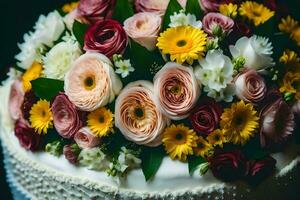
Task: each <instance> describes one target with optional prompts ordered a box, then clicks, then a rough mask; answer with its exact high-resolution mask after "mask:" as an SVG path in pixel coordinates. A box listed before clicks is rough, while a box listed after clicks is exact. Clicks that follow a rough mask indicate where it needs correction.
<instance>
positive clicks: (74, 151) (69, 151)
mask: <svg viewBox="0 0 300 200" xmlns="http://www.w3.org/2000/svg"><path fill="white" fill-rule="evenodd" d="M63 154H64V156H65V158H66V159H67V160H68V161H69V162H70V163H72V164H76V163H77V161H78V155H79V149H78V147H77V146H76V145H65V146H64V148H63Z"/></svg>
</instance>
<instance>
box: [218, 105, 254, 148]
mask: <svg viewBox="0 0 300 200" xmlns="http://www.w3.org/2000/svg"><path fill="white" fill-rule="evenodd" d="M258 120H259V118H258V117H257V112H256V111H255V110H254V108H253V105H252V104H250V103H249V104H245V103H244V101H240V102H238V103H233V104H232V105H231V108H227V109H225V110H224V112H223V114H222V116H221V122H220V124H221V129H222V130H223V131H224V133H225V137H226V140H227V141H228V142H232V143H234V144H241V145H244V144H245V143H246V142H247V141H248V140H249V139H250V137H251V136H252V135H253V134H254V132H255V130H256V129H257V128H258V126H259V123H258Z"/></svg>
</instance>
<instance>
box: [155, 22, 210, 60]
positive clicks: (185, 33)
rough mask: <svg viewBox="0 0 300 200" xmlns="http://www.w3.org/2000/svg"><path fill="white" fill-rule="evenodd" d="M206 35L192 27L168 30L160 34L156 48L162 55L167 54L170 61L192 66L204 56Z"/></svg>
mask: <svg viewBox="0 0 300 200" xmlns="http://www.w3.org/2000/svg"><path fill="white" fill-rule="evenodd" d="M206 37H207V35H206V34H205V33H204V31H203V30H201V29H198V28H194V27H192V26H180V27H175V28H169V29H167V30H166V31H164V32H163V33H161V34H160V37H159V38H158V39H157V41H158V42H157V44H156V46H157V47H158V48H159V49H161V51H162V53H163V54H169V55H170V58H171V61H175V60H176V61H177V62H178V63H180V64H182V63H184V62H187V63H189V64H192V63H193V61H194V60H198V59H200V58H202V57H203V56H204V52H205V45H206V39H207V38H206Z"/></svg>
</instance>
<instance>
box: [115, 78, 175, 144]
mask: <svg viewBox="0 0 300 200" xmlns="http://www.w3.org/2000/svg"><path fill="white" fill-rule="evenodd" d="M168 123H169V120H168V119H167V118H166V117H165V116H164V115H163V114H162V113H161V112H160V110H159V109H158V107H157V105H156V104H155V102H154V93H153V84H152V83H151V82H149V81H136V82H132V83H130V84H128V85H127V86H126V87H125V88H124V89H123V90H122V92H121V94H120V95H119V96H118V98H117V100H116V105H115V125H116V127H117V128H119V129H120V131H121V133H122V134H123V135H124V137H125V138H126V139H128V140H130V141H132V142H135V143H137V144H139V145H145V146H151V147H154V146H158V145H160V144H161V143H162V133H163V131H164V129H165V127H166V126H167V124H168Z"/></svg>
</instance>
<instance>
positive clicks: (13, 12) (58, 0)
mask: <svg viewBox="0 0 300 200" xmlns="http://www.w3.org/2000/svg"><path fill="white" fill-rule="evenodd" d="M66 2H70V0H0V80H2V79H3V78H4V77H5V74H6V73H5V72H6V70H7V68H8V66H11V65H13V64H14V55H16V54H17V53H18V52H19V50H18V46H17V43H21V42H22V39H23V34H24V33H26V32H28V31H29V30H31V28H32V27H33V25H34V23H35V21H36V20H37V19H38V17H39V15H40V14H47V13H48V12H50V11H52V10H54V9H56V8H59V7H61V6H62V5H63V4H64V3H66ZM0 103H1V102H0ZM0 149H1V150H0V199H1V200H10V199H12V197H11V194H10V191H9V189H8V186H7V183H6V181H5V179H6V178H5V172H4V170H3V163H2V160H3V155H2V148H0Z"/></svg>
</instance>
